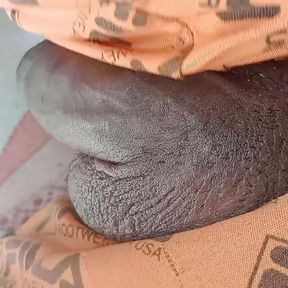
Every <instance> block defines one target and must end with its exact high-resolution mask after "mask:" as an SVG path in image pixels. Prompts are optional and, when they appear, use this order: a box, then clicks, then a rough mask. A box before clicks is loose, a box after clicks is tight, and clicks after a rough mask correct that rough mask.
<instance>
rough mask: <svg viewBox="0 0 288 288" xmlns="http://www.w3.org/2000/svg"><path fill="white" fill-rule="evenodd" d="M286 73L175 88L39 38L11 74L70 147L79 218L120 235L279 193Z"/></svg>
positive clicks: (287, 120) (284, 186) (233, 211)
mask: <svg viewBox="0 0 288 288" xmlns="http://www.w3.org/2000/svg"><path fill="white" fill-rule="evenodd" d="M286 71H288V61H283V62H270V63H264V64H261V65H259V64H257V65H252V66H249V67H247V68H237V69H234V70H232V71H230V72H226V73H215V72H208V73H202V74H199V75H195V76H193V77H189V78H187V79H186V80H183V81H175V80H170V79H166V78H160V77H157V76H153V75H147V74H141V73H135V72H133V71H128V70H125V69H121V68H117V67H112V66H109V65H106V64H103V63H99V62H97V61H94V60H91V59H89V58H86V57H83V56H81V55H78V54H75V53H72V52H69V51H67V50H64V49H62V48H59V47H56V46H55V45H53V44H50V43H48V42H44V44H40V45H39V46H37V47H36V48H33V49H32V50H31V51H29V52H28V53H27V55H26V56H25V57H24V59H23V61H22V63H21V65H20V67H19V69H18V78H19V83H20V84H21V85H20V86H21V87H22V88H21V89H22V91H23V92H24V93H25V94H26V95H27V97H28V100H29V105H30V108H31V111H32V112H33V114H34V115H35V116H36V118H37V119H38V121H39V122H40V123H41V124H42V125H43V126H44V127H45V128H46V130H47V131H49V132H50V133H51V134H52V135H53V136H54V137H55V138H56V139H58V140H59V141H61V142H64V143H66V144H68V145H69V146H71V147H73V148H75V149H77V150H78V151H79V152H81V155H80V156H79V157H78V159H77V160H76V161H75V163H74V164H73V165H72V168H71V172H70V175H69V181H68V186H69V192H70V196H71V199H72V202H73V204H74V206H75V208H76V210H77V212H78V214H79V215H80V217H81V218H82V220H83V221H84V222H85V223H86V224H87V225H89V226H90V227H92V228H93V229H95V230H97V231H98V232H101V233H104V234H105V235H107V236H109V237H112V238H116V239H121V240H131V239H140V238H147V237H157V236H161V235H168V234H171V233H174V232H179V231H184V230H189V229H193V228H196V227H202V226H205V225H208V224H211V223H214V222H218V221H221V220H223V219H227V218H230V217H233V216H236V215H239V214H242V213H246V212H248V211H251V210H254V209H256V208H257V207H260V206H262V205H264V204H265V203H267V202H269V201H271V200H272V199H275V198H277V197H279V196H280V195H283V194H286V193H287V191H288V143H287V141H288V95H287V94H288V92H287V91H288V90H287V88H288V84H287V79H288V77H287V72H286ZM88 155H89V156H88Z"/></svg>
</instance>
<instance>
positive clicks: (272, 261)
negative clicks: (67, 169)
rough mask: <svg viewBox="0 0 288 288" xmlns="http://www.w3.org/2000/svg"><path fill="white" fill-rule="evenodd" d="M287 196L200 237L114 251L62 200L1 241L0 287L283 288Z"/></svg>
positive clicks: (192, 234)
mask: <svg viewBox="0 0 288 288" xmlns="http://www.w3.org/2000/svg"><path fill="white" fill-rule="evenodd" d="M287 208H288V196H283V197H281V198H279V199H278V200H277V201H273V202H271V203H269V204H267V205H266V206H264V207H262V208H260V209H258V210H255V211H253V212H251V213H248V214H245V215H242V216H239V217H236V218H231V219H229V220H226V221H223V222H220V223H217V224H214V225H211V226H207V227H205V228H201V229H198V230H193V231H188V232H183V233H179V234H174V235H171V236H167V237H162V238H157V239H149V240H141V241H136V242H127V243H115V242H113V241H111V240H108V239H106V238H105V237H103V236H101V235H99V234H97V233H96V232H94V231H92V230H90V229H89V228H87V227H86V226H84V225H83V224H82V223H81V222H80V220H79V219H78V218H77V216H76V214H75V213H74V210H73V208H72V206H71V204H70V201H69V200H68V199H65V198H63V199H61V200H59V201H58V202H56V203H54V204H51V205H50V206H48V207H46V208H45V209H44V210H41V211H40V212H39V213H38V214H36V215H35V216H34V217H32V218H31V219H30V220H29V221H28V222H27V223H26V224H24V226H23V227H22V228H20V230H19V231H18V233H17V235H16V236H13V237H10V238H5V239H2V240H1V241H0V251H1V252H0V286H1V287H19V288H20V287H21V288H22V287H43V288H48V287H75V288H76V287H77V288H82V287H85V288H90V287H91V288H92V287H99V288H108V287H113V288H124V287H130V288H146V287H157V288H162V287H163V288H164V287H165V288H167V287H171V288H172V287H173V288H180V287H181V288H184V287H187V288H188V287H195V288H210V287H211V288H212V287H213V288H220V287H221V288H229V287H233V288H244V287H245V288H246V287H247V288H254V287H255V288H256V287H262V288H273V287H278V288H280V287H287V285H288V284H287V283H288V270H287V255H288V240H287V239H288V232H287V231H288V213H287Z"/></svg>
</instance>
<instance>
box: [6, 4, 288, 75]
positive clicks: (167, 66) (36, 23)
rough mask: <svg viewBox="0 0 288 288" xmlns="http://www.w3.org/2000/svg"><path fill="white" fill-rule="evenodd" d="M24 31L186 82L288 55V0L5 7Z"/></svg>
mask: <svg viewBox="0 0 288 288" xmlns="http://www.w3.org/2000/svg"><path fill="white" fill-rule="evenodd" d="M1 6H2V7H4V8H5V9H6V10H7V11H8V14H9V15H10V17H11V19H12V20H14V21H15V22H16V23H17V24H18V25H19V26H20V27H22V28H24V29H26V30H28V31H31V32H34V33H37V34H41V35H43V36H45V37H46V38H47V39H49V40H51V41H52V42H55V43H56V44H59V45H61V46H63V47H66V48H68V49H71V50H74V51H77V52H80V53H82V54H84V55H87V56H89V57H92V58H96V59H98V60H101V61H104V62H108V63H111V64H113V65H119V66H123V67H127V68H130V69H133V70H138V71H139V70H140V71H148V72H151V73H155V74H160V75H163V76H168V77H174V78H180V77H183V76H185V75H189V74H193V73H197V72H201V71H204V70H225V69H227V68H229V67H232V66H237V65H244V64H248V63H255V62H260V61H264V60H267V59H272V58H279V57H284V56H286V57H287V55H288V22H287V17H288V2H287V0H193V1H191V0H178V1H175V0H137V1H136V0H126V1H115V0H76V1H70V0H62V1H58V0H0V7H1Z"/></svg>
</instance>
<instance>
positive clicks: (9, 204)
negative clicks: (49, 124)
mask: <svg viewBox="0 0 288 288" xmlns="http://www.w3.org/2000/svg"><path fill="white" fill-rule="evenodd" d="M4 108H5V107H4ZM4 108H2V109H4ZM74 157H75V154H74V151H72V150H70V149H69V148H67V147H66V146H64V145H61V144H59V143H57V142H56V141H54V140H52V139H51V138H50V137H49V136H48V135H47V134H46V132H44V130H43V129H42V128H41V127H40V125H39V124H38V123H37V122H36V120H35V119H34V118H33V116H32V115H31V114H30V113H26V114H25V115H24V117H23V118H22V119H21V120H20V122H19V123H18V125H17V126H16V128H15V129H14V131H12V134H11V136H10V139H9V141H8V143H7V145H6V146H5V148H4V150H3V152H2V154H1V153H0V237H1V235H4V234H6V233H12V232H14V231H15V230H16V229H17V228H18V227H20V226H21V225H22V224H23V223H24V222H26V220H27V219H29V218H30V217H31V216H32V215H33V214H34V213H35V212H37V211H38V210H39V209H41V208H43V207H45V206H46V205H47V204H48V203H50V202H51V201H53V200H55V199H57V198H59V197H62V196H63V195H67V190H66V175H67V172H68V169H69V165H70V162H71V161H72V160H73V159H74Z"/></svg>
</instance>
